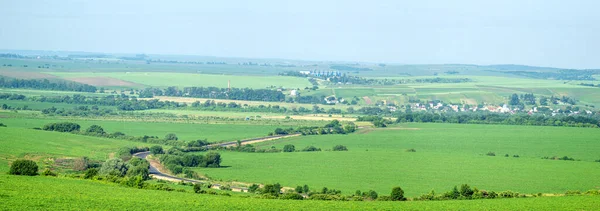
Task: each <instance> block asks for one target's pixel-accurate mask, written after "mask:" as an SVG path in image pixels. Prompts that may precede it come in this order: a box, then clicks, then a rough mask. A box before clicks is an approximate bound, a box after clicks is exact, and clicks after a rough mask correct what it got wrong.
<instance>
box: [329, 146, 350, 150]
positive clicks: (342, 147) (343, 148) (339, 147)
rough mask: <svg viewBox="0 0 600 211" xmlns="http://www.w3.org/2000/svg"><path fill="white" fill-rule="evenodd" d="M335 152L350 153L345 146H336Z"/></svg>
mask: <svg viewBox="0 0 600 211" xmlns="http://www.w3.org/2000/svg"><path fill="white" fill-rule="evenodd" d="M333 151H348V148H346V146H344V145H335V146H334V147H333Z"/></svg>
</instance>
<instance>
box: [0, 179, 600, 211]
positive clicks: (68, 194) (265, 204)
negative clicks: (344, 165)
mask: <svg viewBox="0 0 600 211" xmlns="http://www.w3.org/2000/svg"><path fill="white" fill-rule="evenodd" d="M40 187H44V188H40ZM132 196H135V197H132ZM0 197H2V203H0V209H11V208H15V207H20V208H25V209H49V210H59V209H60V210H62V209H75V210H88V209H89V210H104V209H107V210H115V209H124V210H148V209H152V210H160V209H165V208H168V209H170V210H189V209H194V210H240V209H252V210H288V209H290V208H292V207H294V208H298V209H303V210H332V209H336V210H474V209H478V210H480V209H485V210H522V209H524V208H525V209H527V210H597V209H600V200H598V196H570V197H542V198H523V199H496V200H472V201H471V200H465V201H431V202H426V201H415V202H339V201H337V202H336V201H294V200H269V199H253V198H241V197H234V196H232V197H224V196H212V195H204V194H202V195H198V194H193V193H190V192H187V193H181V192H166V191H154V190H139V189H132V188H126V187H121V186H118V185H115V184H108V183H101V182H93V181H86V180H78V179H70V178H60V177H59V178H55V177H22V176H8V175H0ZM158 199H160V200H158Z"/></svg>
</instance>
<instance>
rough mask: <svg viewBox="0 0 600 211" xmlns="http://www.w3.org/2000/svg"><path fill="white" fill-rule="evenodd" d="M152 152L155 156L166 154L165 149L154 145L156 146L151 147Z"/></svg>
mask: <svg viewBox="0 0 600 211" xmlns="http://www.w3.org/2000/svg"><path fill="white" fill-rule="evenodd" d="M150 152H151V153H152V154H154V155H156V154H164V153H165V152H164V150H163V148H162V147H161V146H158V145H154V146H152V147H150Z"/></svg>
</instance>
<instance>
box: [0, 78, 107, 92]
mask: <svg viewBox="0 0 600 211" xmlns="http://www.w3.org/2000/svg"><path fill="white" fill-rule="evenodd" d="M0 87H3V88H14V89H42V90H56V91H75V92H96V91H97V88H96V87H95V86H90V85H87V84H80V83H75V82H67V81H60V80H55V81H52V82H51V81H49V80H48V79H41V80H38V79H9V78H5V77H1V76H0Z"/></svg>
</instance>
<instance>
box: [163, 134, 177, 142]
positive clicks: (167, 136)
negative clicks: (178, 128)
mask: <svg viewBox="0 0 600 211" xmlns="http://www.w3.org/2000/svg"><path fill="white" fill-rule="evenodd" d="M165 140H167V141H171V140H173V141H177V140H179V138H177V135H175V133H169V134H167V135H166V136H165Z"/></svg>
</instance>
